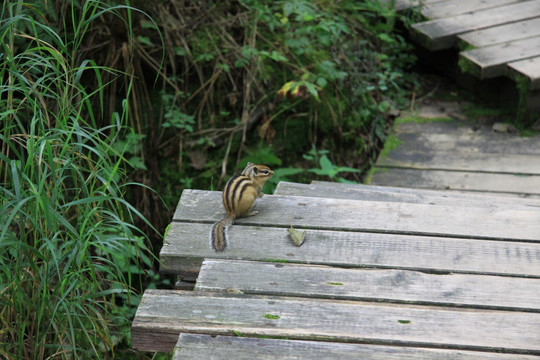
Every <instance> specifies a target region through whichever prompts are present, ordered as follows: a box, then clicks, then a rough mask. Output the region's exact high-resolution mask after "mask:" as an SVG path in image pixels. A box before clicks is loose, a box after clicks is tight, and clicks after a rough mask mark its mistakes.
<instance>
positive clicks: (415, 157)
mask: <svg viewBox="0 0 540 360" xmlns="http://www.w3.org/2000/svg"><path fill="white" fill-rule="evenodd" d="M407 145H408V146H407ZM416 145H418V144H413V143H410V144H403V146H400V147H399V148H397V149H395V150H394V151H391V152H390V153H388V154H386V156H380V157H379V159H378V160H377V166H381V167H399V168H412V169H419V170H450V171H474V172H492V173H499V174H522V175H540V156H539V155H529V154H504V155H503V154H496V153H479V152H475V151H467V150H463V149H460V148H456V149H455V150H454V151H452V152H448V151H444V150H442V151H439V150H434V149H427V150H426V149H424V148H427V146H420V147H416V148H415V149H410V148H411V147H415V146H416ZM425 145H428V144H425ZM407 147H408V148H409V149H408V148H407Z"/></svg>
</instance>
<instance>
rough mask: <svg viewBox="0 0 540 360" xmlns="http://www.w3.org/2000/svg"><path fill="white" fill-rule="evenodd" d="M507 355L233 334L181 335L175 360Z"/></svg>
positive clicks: (477, 358)
mask: <svg viewBox="0 0 540 360" xmlns="http://www.w3.org/2000/svg"><path fill="white" fill-rule="evenodd" d="M508 358H509V355H508V354H496V353H485V352H477V351H474V352H473V351H450V350H444V349H423V348H402V347H396V346H382V345H367V344H345V343H330V342H323V341H302V340H297V341H292V340H281V339H257V338H246V337H233V336H221V335H218V336H210V335H200V334H186V333H183V334H180V337H179V339H178V343H177V344H176V346H175V351H174V356H173V359H174V360H189V359H235V360H253V359H259V360H292V359H313V360H317V359H321V360H322V359H324V360H327V359H340V360H358V359H370V360H403V359H415V360H449V359H453V360H507V359H508ZM512 359H514V360H534V359H536V360H537V359H538V358H537V357H534V356H528V355H516V354H512Z"/></svg>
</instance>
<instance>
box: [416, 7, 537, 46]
mask: <svg viewBox="0 0 540 360" xmlns="http://www.w3.org/2000/svg"><path fill="white" fill-rule="evenodd" d="M538 16H540V0H530V1H521V2H518V3H514V4H509V5H505V6H500V7H496V8H491V9H486V10H480V11H474V12H470V13H466V14H461V15H456V16H451V17H448V18H444V19H436V20H430V21H425V22H421V23H418V24H414V25H413V26H412V28H413V30H414V31H413V32H412V36H413V37H414V38H415V39H416V40H417V41H418V42H419V43H420V44H421V45H422V46H424V47H426V48H428V49H430V50H441V49H445V48H450V47H452V46H453V45H454V44H455V42H456V36H457V35H459V34H462V33H465V32H469V31H471V30H476V29H484V28H488V27H492V26H496V25H502V24H507V23H511V22H515V21H521V20H527V19H532V18H535V17H538Z"/></svg>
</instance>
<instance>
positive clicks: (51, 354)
mask: <svg viewBox="0 0 540 360" xmlns="http://www.w3.org/2000/svg"><path fill="white" fill-rule="evenodd" d="M39 3H40V2H36V3H35V4H31V3H23V2H22V1H15V2H12V1H9V0H8V1H5V2H4V5H3V7H2V13H1V15H2V17H1V22H0V44H1V45H0V46H1V52H0V81H1V83H0V124H1V129H0V182H1V184H0V185H1V187H0V358H3V359H47V358H55V359H56V358H70V359H72V358H84V359H89V358H107V357H114V356H115V350H116V349H117V348H118V346H119V345H120V344H122V343H125V342H126V341H129V324H130V317H131V316H132V307H130V304H136V302H137V299H138V296H137V295H136V294H135V293H134V284H132V279H133V278H135V277H134V276H133V275H138V274H140V272H141V271H142V270H141V269H142V266H141V261H140V259H141V258H143V257H144V256H145V254H146V252H147V249H146V247H145V240H144V235H143V234H142V233H141V232H140V231H139V230H138V229H137V228H136V227H134V226H133V225H132V224H133V220H134V218H138V217H140V214H139V213H138V212H137V211H136V209H135V208H133V207H132V206H131V205H130V204H129V203H128V202H127V201H126V200H125V197H124V195H125V193H126V186H131V185H133V184H128V183H126V181H125V176H124V172H125V168H126V166H125V159H124V156H123V149H122V148H121V147H120V146H119V145H118V144H121V142H120V140H121V139H122V138H123V137H125V136H126V134H128V133H129V132H130V130H129V128H127V127H126V125H125V124H126V123H127V112H126V111H125V109H126V106H125V102H124V103H120V104H117V105H116V107H117V111H116V112H115V113H114V114H113V116H112V117H111V118H110V119H104V118H103V114H104V111H103V109H104V107H105V106H108V107H109V106H110V104H107V99H105V98H104V97H103V93H104V89H105V88H106V87H107V86H108V84H107V83H103V82H102V78H103V74H104V73H110V72H111V70H110V69H108V68H105V67H103V66H100V65H98V64H96V63H95V62H94V61H92V60H90V59H85V58H84V53H83V52H82V51H80V48H79V46H80V44H81V43H82V42H83V39H84V37H85V36H86V34H87V33H86V31H87V30H88V29H89V28H90V26H91V24H92V22H93V21H95V20H96V19H99V18H100V17H101V16H103V15H104V14H115V11H116V8H115V7H109V8H107V7H106V5H105V4H103V3H102V2H100V1H85V2H82V3H80V4H75V3H68V2H66V3H65V4H64V3H63V4H64V5H65V8H64V11H66V15H67V18H64V19H63V21H64V26H65V27H66V28H68V27H69V29H70V31H63V32H60V31H58V29H57V28H54V26H52V25H51V21H50V20H51V19H50V18H49V17H47V14H48V13H47V9H45V8H40V7H45V6H47V5H48V6H52V5H51V4H50V3H49V2H44V3H43V4H41V5H40V4H39ZM122 9H126V7H122ZM128 26H129V24H128ZM118 78H119V79H125V77H123V76H122V77H120V76H119V77H118ZM88 79H94V82H95V83H96V84H98V86H97V87H95V88H89V87H88V86H85V85H84V81H86V80H88ZM122 86H124V87H125V88H126V89H129V86H130V84H129V83H124V84H122Z"/></svg>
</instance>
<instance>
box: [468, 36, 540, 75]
mask: <svg viewBox="0 0 540 360" xmlns="http://www.w3.org/2000/svg"><path fill="white" fill-rule="evenodd" d="M536 56H540V37H533V38H528V39H523V40H517V41H512V42H509V43H504V44H498V45H493V46H488V47H483V48H480V49H473V50H467V51H462V52H461V53H460V61H463V62H464V64H465V68H466V69H467V71H468V72H470V73H471V74H473V75H475V76H478V77H480V78H481V79H488V78H493V77H497V76H502V75H504V74H505V72H506V64H507V63H509V62H514V61H520V60H524V59H529V58H532V57H536Z"/></svg>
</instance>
